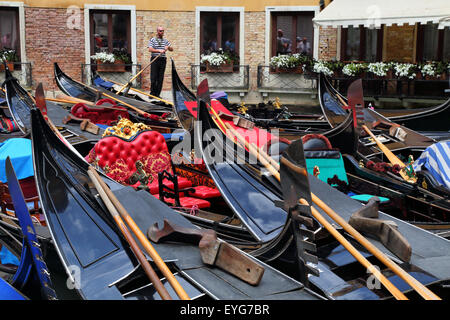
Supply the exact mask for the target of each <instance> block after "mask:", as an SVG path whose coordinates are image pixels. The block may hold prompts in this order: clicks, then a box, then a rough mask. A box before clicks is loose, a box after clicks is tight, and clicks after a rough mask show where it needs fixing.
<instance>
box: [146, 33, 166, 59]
mask: <svg viewBox="0 0 450 320" xmlns="http://www.w3.org/2000/svg"><path fill="white" fill-rule="evenodd" d="M166 46H167V47H170V42H169V40H167V39H164V38H162V39H161V38H158V37H154V38H151V39H150V41H149V42H148V47H149V48H150V47H152V48H153V49H157V50H164V48H165V47H166ZM157 55H159V53H156V52H152V57H156V56H157ZM165 56H166V54H165V53H163V54H162V55H161V57H165Z"/></svg>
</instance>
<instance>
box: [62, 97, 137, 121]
mask: <svg viewBox="0 0 450 320" xmlns="http://www.w3.org/2000/svg"><path fill="white" fill-rule="evenodd" d="M103 100H104V99H103ZM100 101H101V100H100ZM102 103H105V101H104V102H102ZM114 108H119V109H122V110H115V109H108V108H101V107H95V108H92V107H89V106H87V105H85V104H84V103H77V104H76V105H74V106H73V107H72V109H71V110H70V113H71V114H73V115H74V116H75V117H78V118H82V119H89V120H90V121H91V122H92V123H95V124H104V125H108V126H110V125H112V124H113V123H115V122H117V121H118V120H119V116H120V117H122V118H126V119H129V118H130V116H129V114H128V111H127V109H126V108H125V107H121V106H114Z"/></svg>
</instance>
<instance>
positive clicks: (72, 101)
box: [45, 94, 125, 111]
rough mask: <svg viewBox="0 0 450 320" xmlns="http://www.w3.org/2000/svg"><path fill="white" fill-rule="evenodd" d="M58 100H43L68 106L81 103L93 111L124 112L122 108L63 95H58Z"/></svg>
mask: <svg viewBox="0 0 450 320" xmlns="http://www.w3.org/2000/svg"><path fill="white" fill-rule="evenodd" d="M58 97H59V99H58V98H57V99H54V98H45V100H47V101H52V102H57V103H69V104H77V103H83V104H86V105H89V107H91V108H95V109H111V110H119V111H125V110H124V109H122V108H118V107H114V106H111V105H99V106H98V105H96V104H94V103H92V102H90V101H87V100H83V99H78V98H74V97H70V96H66V95H63V94H59V95H58Z"/></svg>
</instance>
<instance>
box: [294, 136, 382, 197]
mask: <svg viewBox="0 0 450 320" xmlns="http://www.w3.org/2000/svg"><path fill="white" fill-rule="evenodd" d="M302 142H303V149H304V153H305V161H306V169H307V171H308V172H309V173H310V174H314V167H315V166H317V167H318V169H319V174H318V175H317V178H318V179H320V180H322V181H323V182H325V183H329V180H332V179H333V178H335V177H337V179H338V180H340V181H343V182H345V184H347V185H348V177H347V172H346V170H345V166H344V160H343V158H342V154H341V152H340V151H339V149H334V148H332V146H331V143H330V141H329V140H328V138H326V137H325V136H324V135H321V134H307V135H305V136H303V137H302ZM334 182H336V181H334ZM331 185H332V186H334V187H337V186H338V185H337V184H336V183H332V184H331ZM348 195H349V196H350V197H351V198H353V199H355V200H358V201H360V202H363V203H367V201H369V199H370V198H372V197H373V195H369V194H355V193H353V192H350V193H348ZM378 198H379V199H380V202H381V203H387V202H388V201H389V199H388V198H385V197H380V196H379V197H378Z"/></svg>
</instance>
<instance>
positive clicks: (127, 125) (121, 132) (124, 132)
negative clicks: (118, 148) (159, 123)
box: [103, 118, 152, 139]
mask: <svg viewBox="0 0 450 320" xmlns="http://www.w3.org/2000/svg"><path fill="white" fill-rule="evenodd" d="M144 130H152V128H151V127H150V126H148V125H146V124H143V123H140V122H139V123H134V122H132V121H130V120H129V119H126V118H121V119H120V120H119V122H117V125H115V126H113V127H109V128H107V129H106V130H105V132H104V133H103V137H106V136H112V135H114V136H118V137H121V138H124V139H130V138H131V137H133V136H135V135H137V134H138V133H139V132H140V131H144Z"/></svg>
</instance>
